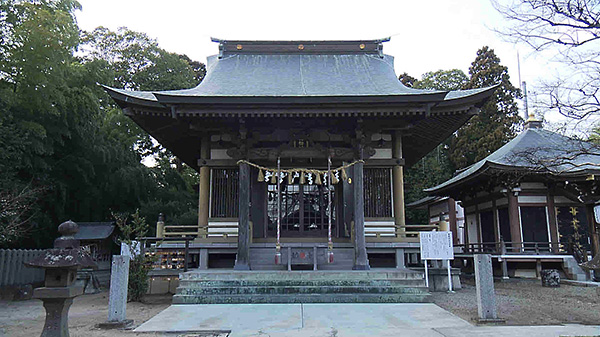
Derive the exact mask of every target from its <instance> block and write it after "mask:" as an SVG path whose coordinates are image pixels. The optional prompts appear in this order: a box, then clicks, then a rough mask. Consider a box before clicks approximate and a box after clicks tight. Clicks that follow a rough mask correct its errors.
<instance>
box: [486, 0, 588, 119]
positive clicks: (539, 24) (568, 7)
mask: <svg viewBox="0 0 600 337" xmlns="http://www.w3.org/2000/svg"><path fill="white" fill-rule="evenodd" d="M492 4H493V5H494V7H495V8H496V10H498V11H499V12H500V13H501V14H502V15H503V16H504V18H505V19H507V20H508V22H509V24H510V25H509V26H508V27H505V28H498V29H497V30H496V31H497V32H498V33H500V34H501V35H502V36H504V37H505V38H506V39H507V40H509V41H512V42H517V43H519V42H522V43H525V44H527V45H529V46H531V47H532V48H533V49H534V50H535V51H542V50H546V49H551V48H553V49H556V50H557V51H558V53H559V54H558V55H559V56H558V58H557V61H559V62H561V63H562V64H563V65H564V66H566V67H567V68H568V76H566V77H564V78H559V79H557V80H555V81H553V82H549V83H544V84H543V85H542V88H540V89H541V93H542V94H544V96H545V97H547V99H545V100H544V101H543V102H542V103H541V106H540V107H541V108H543V109H555V110H557V111H558V112H560V113H561V114H562V115H564V116H567V117H573V118H577V119H582V118H587V117H589V116H591V115H598V114H599V113H600V97H599V90H600V1H598V0H492Z"/></svg>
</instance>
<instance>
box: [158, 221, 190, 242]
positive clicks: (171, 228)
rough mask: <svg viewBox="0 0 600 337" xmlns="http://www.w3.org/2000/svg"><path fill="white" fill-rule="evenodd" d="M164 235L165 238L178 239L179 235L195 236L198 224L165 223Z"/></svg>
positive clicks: (179, 238)
mask: <svg viewBox="0 0 600 337" xmlns="http://www.w3.org/2000/svg"><path fill="white" fill-rule="evenodd" d="M164 235H165V237H167V238H177V239H178V240H181V237H185V236H197V235H198V225H197V224H191V225H182V224H178V225H165V232H164Z"/></svg>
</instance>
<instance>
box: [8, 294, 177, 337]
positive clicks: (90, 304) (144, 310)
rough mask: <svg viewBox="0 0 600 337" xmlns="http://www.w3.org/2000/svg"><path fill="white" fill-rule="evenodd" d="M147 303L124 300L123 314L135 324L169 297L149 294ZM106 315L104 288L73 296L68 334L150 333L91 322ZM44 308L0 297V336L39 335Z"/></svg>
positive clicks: (165, 303)
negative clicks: (112, 328)
mask: <svg viewBox="0 0 600 337" xmlns="http://www.w3.org/2000/svg"><path fill="white" fill-rule="evenodd" d="M149 302H150V303H146V304H144V303H137V302H131V303H128V304H127V318H129V319H133V320H134V324H135V325H140V324H142V323H143V322H145V321H147V320H149V319H150V318H152V317H154V316H155V315H156V314H158V313H159V312H161V311H162V310H164V309H166V308H167V307H168V306H169V305H170V297H168V298H166V297H153V298H150V299H149ZM107 317H108V292H102V293H99V294H93V295H83V296H79V297H76V298H75V300H74V301H73V305H72V306H71V310H70V311H69V332H70V335H71V337H109V336H129V337H131V336H147V337H150V336H153V334H137V333H134V332H132V331H123V330H102V329H99V328H96V327H95V325H96V324H98V323H103V322H105V321H106V320H107ZM45 318H46V317H45V313H44V308H43V306H42V302H41V301H39V300H28V301H19V302H6V301H0V337H4V336H7V337H8V336H10V337H25V336H27V337H30V336H39V335H40V333H41V332H42V329H43V327H44V320H45Z"/></svg>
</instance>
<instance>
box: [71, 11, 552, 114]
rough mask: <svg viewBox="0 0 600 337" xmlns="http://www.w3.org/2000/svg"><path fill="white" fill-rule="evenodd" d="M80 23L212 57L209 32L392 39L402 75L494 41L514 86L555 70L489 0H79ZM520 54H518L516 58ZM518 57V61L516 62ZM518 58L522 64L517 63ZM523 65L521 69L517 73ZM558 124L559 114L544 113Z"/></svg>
mask: <svg viewBox="0 0 600 337" xmlns="http://www.w3.org/2000/svg"><path fill="white" fill-rule="evenodd" d="M79 2H80V3H81V5H82V10H81V11H80V12H78V13H77V20H78V23H79V26H80V28H81V29H83V30H93V29H94V28H95V27H98V26H104V27H107V28H109V29H111V30H116V29H117V28H118V27H123V26H125V27H127V28H129V29H132V30H135V31H139V32H144V33H146V34H148V35H149V36H150V37H152V38H155V39H157V41H158V43H159V45H160V46H161V47H162V48H164V49H166V50H167V51H170V52H175V53H179V54H186V55H188V56H189V57H190V58H191V59H193V60H197V61H201V62H204V63H206V57H207V56H209V55H213V54H216V53H217V52H218V45H217V43H214V42H211V41H210V38H211V37H215V38H219V39H232V40H236V39H237V40H343V39H348V40H356V39H379V38H384V37H391V41H390V42H386V43H385V44H384V49H383V50H384V53H386V54H389V55H392V56H394V57H395V70H396V73H397V74H401V73H403V72H407V73H408V74H409V75H411V76H413V77H416V78H421V75H422V74H423V73H425V72H428V71H436V70H440V69H444V70H448V69H460V70H462V71H464V72H465V73H466V74H468V69H469V66H470V64H471V62H472V61H473V60H474V59H475V57H476V53H477V50H478V49H480V48H481V47H483V46H489V47H491V48H492V49H494V51H495V52H496V54H497V55H498V56H499V57H500V60H501V63H502V64H503V65H505V66H507V67H508V69H509V73H510V76H511V81H512V83H513V85H515V86H517V87H519V86H520V81H519V76H520V78H521V81H527V88H528V90H529V91H530V95H535V91H536V84H539V83H541V81H543V80H549V79H552V78H553V77H555V76H557V74H558V72H559V71H560V70H559V65H558V64H555V63H552V62H551V61H549V60H550V59H551V58H552V57H553V55H552V52H547V53H545V54H542V53H534V52H532V50H531V49H529V48H528V47H526V46H524V45H515V44H512V43H509V42H506V41H504V40H503V39H502V38H501V37H500V36H499V35H498V34H497V33H495V32H494V31H493V30H492V28H500V27H502V26H503V25H504V24H505V23H504V22H503V20H502V17H501V16H500V14H498V13H497V12H496V10H495V9H494V8H493V6H492V4H491V3H490V2H489V0H420V1H408V0H395V1H381V0H370V1H364V0H363V1H352V0H345V1H337V0H320V1H315V0H301V1H299V0H297V1H285V0H279V1H270V0H254V1H248V0H246V1H237V0H227V1H218V0H212V1H206V0H195V1H194V0H170V1H164V0H160V1H157V0H119V1H117V0H102V1H99V0H79ZM518 56H519V57H518ZM519 59H520V62H519V61H518V60H519ZM519 63H520V67H519ZM519 68H520V74H519ZM545 118H546V119H547V120H550V121H552V122H555V123H559V122H561V121H562V119H560V117H559V116H556V115H546V116H545Z"/></svg>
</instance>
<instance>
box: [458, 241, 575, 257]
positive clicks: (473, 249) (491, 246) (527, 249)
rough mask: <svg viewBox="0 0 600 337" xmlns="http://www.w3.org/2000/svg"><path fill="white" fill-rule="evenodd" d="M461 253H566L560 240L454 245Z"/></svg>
mask: <svg viewBox="0 0 600 337" xmlns="http://www.w3.org/2000/svg"><path fill="white" fill-rule="evenodd" d="M455 247H457V248H459V249H461V253H462V254H498V255H506V254H522V255H540V254H547V253H550V254H567V252H566V251H565V250H564V248H565V247H564V245H563V244H562V243H560V242H504V241H500V242H478V243H469V244H466V245H455Z"/></svg>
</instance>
